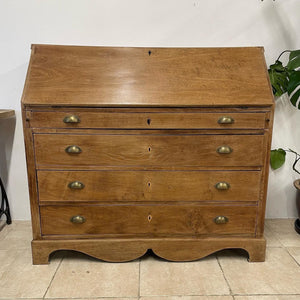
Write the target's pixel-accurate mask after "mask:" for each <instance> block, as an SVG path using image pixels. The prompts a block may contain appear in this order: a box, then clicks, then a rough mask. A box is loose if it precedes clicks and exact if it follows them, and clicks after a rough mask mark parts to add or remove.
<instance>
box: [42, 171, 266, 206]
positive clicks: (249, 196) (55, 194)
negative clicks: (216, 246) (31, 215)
mask: <svg viewBox="0 0 300 300" xmlns="http://www.w3.org/2000/svg"><path fill="white" fill-rule="evenodd" d="M37 178H38V183H39V202H40V203H43V202H45V201H52V202H62V201H67V202H73V201H81V202H82V201H85V202H91V201H93V202H98V201H100V202H101V201H107V202H112V203H113V202H115V201H122V202H126V201H138V202H140V201H221V202H226V201H254V202H256V201H258V197H259V189H260V180H261V172H260V171H250V172H249V171H120V170H119V171H101V170H99V171H38V172H37ZM76 181H79V182H81V183H83V184H84V188H83V189H71V188H70V187H69V184H70V183H71V182H76ZM218 182H225V183H228V184H229V189H228V190H218V189H217V188H216V184H217V183H218Z"/></svg>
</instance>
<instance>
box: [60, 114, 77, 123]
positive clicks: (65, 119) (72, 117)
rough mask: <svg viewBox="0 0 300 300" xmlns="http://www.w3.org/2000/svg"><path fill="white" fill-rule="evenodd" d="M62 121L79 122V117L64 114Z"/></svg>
mask: <svg viewBox="0 0 300 300" xmlns="http://www.w3.org/2000/svg"><path fill="white" fill-rule="evenodd" d="M63 121H64V123H80V119H79V117H78V116H75V115H71V116H66V117H65V118H64V119H63Z"/></svg>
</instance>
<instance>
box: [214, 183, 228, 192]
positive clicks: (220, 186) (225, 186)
mask: <svg viewBox="0 0 300 300" xmlns="http://www.w3.org/2000/svg"><path fill="white" fill-rule="evenodd" d="M215 187H216V189H217V190H228V189H229V188H230V184H229V183H227V182H218V183H217V184H216V185H215Z"/></svg>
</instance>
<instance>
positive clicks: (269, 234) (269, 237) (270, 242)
mask: <svg viewBox="0 0 300 300" xmlns="http://www.w3.org/2000/svg"><path fill="white" fill-rule="evenodd" d="M264 237H265V239H266V241H267V247H283V245H282V244H281V243H280V241H279V239H278V238H277V237H276V235H275V233H274V232H273V231H272V230H271V229H270V228H269V227H268V226H265V231H264Z"/></svg>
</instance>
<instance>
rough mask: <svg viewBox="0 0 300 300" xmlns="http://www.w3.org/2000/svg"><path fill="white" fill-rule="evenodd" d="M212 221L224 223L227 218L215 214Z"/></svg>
mask: <svg viewBox="0 0 300 300" xmlns="http://www.w3.org/2000/svg"><path fill="white" fill-rule="evenodd" d="M214 221H215V223H216V224H226V223H227V222H228V218H227V217H225V216H217V217H215V219H214Z"/></svg>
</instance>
